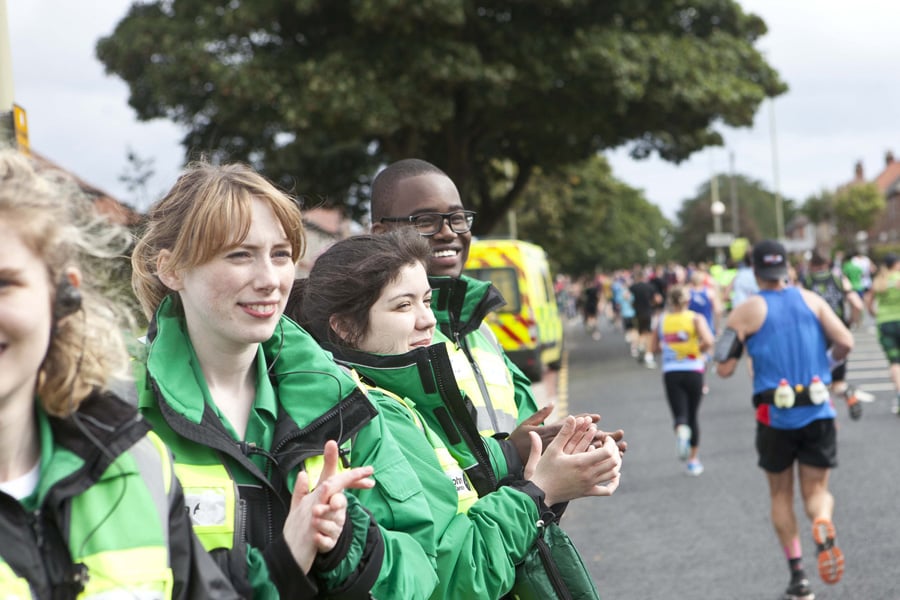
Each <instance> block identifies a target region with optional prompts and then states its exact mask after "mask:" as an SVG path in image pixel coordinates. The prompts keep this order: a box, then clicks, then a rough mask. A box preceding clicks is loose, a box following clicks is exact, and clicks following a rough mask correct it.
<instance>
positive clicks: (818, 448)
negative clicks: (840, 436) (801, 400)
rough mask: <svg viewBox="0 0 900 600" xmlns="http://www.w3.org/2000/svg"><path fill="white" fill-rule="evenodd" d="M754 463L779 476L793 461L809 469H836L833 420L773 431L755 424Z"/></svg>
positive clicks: (835, 431)
mask: <svg viewBox="0 0 900 600" xmlns="http://www.w3.org/2000/svg"><path fill="white" fill-rule="evenodd" d="M756 452H757V453H758V454H759V461H758V462H757V464H758V465H759V466H760V467H761V468H763V469H765V470H766V471H768V472H770V473H780V472H782V471H784V470H785V469H787V468H788V467H790V466H791V465H793V464H794V461H797V462H799V463H800V464H803V465H809V466H812V467H822V468H829V469H833V468H835V467H836V466H837V430H836V429H835V426H834V419H819V420H817V421H813V422H812V423H810V424H809V425H807V426H806V427H803V428H801V429H775V428H774V427H769V426H768V425H764V424H762V423H759V422H757V423H756Z"/></svg>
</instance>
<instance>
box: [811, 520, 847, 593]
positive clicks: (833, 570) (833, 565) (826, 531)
mask: <svg viewBox="0 0 900 600" xmlns="http://www.w3.org/2000/svg"><path fill="white" fill-rule="evenodd" d="M835 535H836V534H835V532H834V525H833V524H832V522H831V521H830V520H829V519H826V518H824V517H819V518H818V519H816V520H815V521H813V539H814V540H815V542H816V553H817V554H818V555H819V576H820V577H821V578H822V581H824V582H825V583H829V584H835V583H837V582H838V581H840V580H841V576H843V574H844V553H843V552H841V549H840V548H838V547H837V544H836V543H835V541H834V538H835Z"/></svg>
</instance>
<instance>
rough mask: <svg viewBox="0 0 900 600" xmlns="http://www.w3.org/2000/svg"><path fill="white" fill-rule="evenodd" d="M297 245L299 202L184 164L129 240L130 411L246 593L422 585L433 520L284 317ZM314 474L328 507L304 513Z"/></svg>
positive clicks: (381, 439) (380, 440)
mask: <svg viewBox="0 0 900 600" xmlns="http://www.w3.org/2000/svg"><path fill="white" fill-rule="evenodd" d="M303 250H304V233H303V226H302V221H301V214H300V210H299V208H298V206H297V204H296V202H295V201H294V199H292V198H290V197H289V196H287V195H286V194H284V193H283V192H281V191H280V190H278V189H277V188H275V187H274V186H273V185H272V184H271V182H269V181H267V180H266V179H265V178H264V177H262V176H261V175H259V174H258V173H256V172H255V171H253V170H252V169H251V168H249V167H247V166H246V165H240V164H232V165H223V166H213V165H209V164H205V163H200V164H196V165H192V166H191V167H190V168H189V169H187V171H186V172H185V173H184V174H182V176H181V177H180V178H179V179H178V181H177V182H176V184H175V185H174V186H173V187H172V189H171V190H170V191H169V192H168V193H167V194H166V195H165V196H164V197H163V198H162V199H161V200H160V201H159V202H158V203H157V204H155V205H154V206H153V207H152V208H151V209H150V211H149V213H148V215H147V224H146V228H145V231H144V232H143V234H142V235H141V237H140V239H139V241H138V244H137V245H136V247H135V249H134V253H133V255H132V266H133V267H134V274H133V279H132V283H133V287H134V288H135V291H136V293H137V296H138V299H139V300H140V302H141V306H142V307H143V309H144V312H145V314H146V315H147V318H148V319H150V320H151V324H150V328H149V331H148V336H147V337H148V346H147V357H146V359H145V364H146V371H145V375H144V377H143V378H142V379H141V381H140V383H139V386H138V390H139V393H140V404H139V405H140V409H141V412H142V413H143V414H144V415H145V416H146V418H147V419H148V420H150V421H151V422H152V423H153V425H154V428H155V430H156V431H157V432H158V433H159V435H160V437H161V438H162V439H163V440H164V441H165V442H166V443H167V444H168V445H169V446H170V447H171V448H172V449H173V451H174V454H175V458H176V465H175V468H176V471H177V473H178V476H179V478H180V479H181V482H182V485H183V486H184V488H185V490H186V496H187V508H188V512H189V514H190V516H191V519H192V521H193V524H194V530H195V531H196V532H197V534H198V536H199V537H200V540H201V541H202V542H203V544H204V546H205V547H206V548H207V550H209V551H210V553H211V554H212V556H213V557H214V558H215V559H216V560H217V561H218V563H219V564H220V566H221V567H222V569H223V570H224V571H225V572H226V573H227V574H228V575H229V576H230V578H231V581H232V582H233V584H234V585H235V587H236V588H237V589H238V591H239V592H241V593H242V594H244V595H246V596H251V595H252V596H253V597H254V598H256V599H259V598H280V597H283V598H305V597H314V596H315V595H316V594H317V593H318V594H320V595H322V596H328V597H338V598H339V597H345V598H359V597H367V596H368V595H369V594H370V593H371V594H372V595H374V596H376V597H397V598H423V597H427V596H428V595H429V594H430V593H431V590H432V589H433V588H434V586H435V585H436V584H437V576H436V574H435V570H434V563H435V548H434V527H433V520H432V516H431V513H430V510H429V507H428V504H427V501H426V498H425V495H424V492H423V490H422V487H421V485H420V484H419V482H418V479H417V478H416V476H415V473H414V472H413V470H412V468H411V467H410V465H409V463H408V462H407V460H406V458H404V455H403V454H402V453H401V451H400V449H399V447H398V445H397V443H396V441H395V440H394V439H393V438H392V437H391V435H390V433H389V432H388V431H387V430H386V428H385V426H384V420H383V418H382V417H381V416H380V415H379V414H378V413H377V411H376V410H375V409H374V407H373V405H372V403H371V401H370V399H369V398H368V396H367V394H365V393H364V392H363V391H362V390H361V389H360V388H358V387H357V385H356V384H355V382H354V381H353V380H352V379H351V378H350V376H349V375H348V374H347V373H346V372H345V370H343V369H341V368H339V367H338V366H337V365H336V364H335V363H334V361H332V360H331V357H330V356H329V355H328V354H326V353H325V352H324V351H323V350H322V349H321V348H320V347H319V346H318V345H317V344H316V343H315V340H313V339H312V338H311V337H310V336H309V335H308V334H307V333H306V332H305V331H303V330H302V329H301V328H300V327H298V326H297V324H296V323H294V322H292V321H290V320H289V319H286V318H285V317H283V316H282V311H283V309H284V306H285V303H286V301H287V299H288V294H289V292H290V289H291V285H292V282H293V280H294V272H295V266H296V263H297V261H298V260H299V259H300V257H301V255H302V253H303ZM335 442H336V443H337V444H339V445H340V456H341V461H342V462H343V466H344V467H362V468H359V469H357V468H350V469H349V470H347V471H343V472H335V471H337V468H336V465H335V464H334V462H335V460H336V455H337V452H336V448H334V446H333V444H334V443H335ZM329 446H330V447H331V448H333V453H326V449H327V447H329ZM323 456H325V458H326V459H327V460H323ZM329 456H330V458H329ZM369 467H370V468H369ZM372 469H374V474H373V479H374V487H373V486H372V485H367V484H364V481H365V479H364V478H365V476H366V475H367V474H369V473H372ZM320 473H321V474H322V475H323V477H324V478H325V481H324V482H322V481H320V483H319V485H317V486H316V490H315V491H314V492H313V495H315V494H319V495H321V496H323V497H322V498H321V500H322V501H321V502H319V503H317V506H324V508H322V509H319V512H315V513H313V514H311V513H310V512H309V511H307V510H305V509H304V504H303V500H304V499H305V496H304V492H305V488H306V487H307V485H308V483H307V482H309V484H314V483H315V482H316V481H317V480H321V478H320V477H319V474H320ZM323 486H324V488H323ZM345 488H354V489H352V490H351V491H350V493H347V494H343V492H342V490H343V489H345ZM355 488H359V489H355ZM325 491H327V493H325ZM332 500H334V502H333V501H332ZM335 502H336V503H335Z"/></svg>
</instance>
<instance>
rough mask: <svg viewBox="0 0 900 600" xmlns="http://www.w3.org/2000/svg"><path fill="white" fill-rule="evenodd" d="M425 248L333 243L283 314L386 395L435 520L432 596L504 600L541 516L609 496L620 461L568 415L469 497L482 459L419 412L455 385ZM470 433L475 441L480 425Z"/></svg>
mask: <svg viewBox="0 0 900 600" xmlns="http://www.w3.org/2000/svg"><path fill="white" fill-rule="evenodd" d="M430 255H431V250H430V248H429V245H428V243H427V242H426V241H425V240H423V239H422V238H421V237H419V236H417V235H415V234H414V233H412V232H408V231H404V230H400V231H396V232H390V233H386V234H383V235H374V236H373V235H363V236H356V237H353V238H350V239H347V240H343V241H341V242H338V243H337V244H335V245H333V246H332V247H330V248H329V249H328V250H326V251H325V253H323V254H322V255H321V256H319V258H318V259H317V260H316V263H315V264H314V266H313V268H312V271H311V273H310V276H309V280H308V281H307V282H306V283H305V285H301V286H298V288H297V294H298V295H299V297H298V298H292V306H289V308H288V314H290V315H293V316H296V317H297V318H299V320H300V322H301V324H302V325H303V326H304V327H305V328H307V329H308V330H309V331H310V332H312V333H313V335H314V336H316V338H317V339H319V340H320V341H321V342H322V343H323V344H325V345H326V346H327V347H328V348H329V349H330V350H333V351H334V352H335V356H336V358H337V359H338V360H339V361H341V362H344V363H346V364H348V365H350V366H353V367H354V368H357V369H359V372H360V374H361V375H362V381H363V382H364V383H366V384H367V385H370V386H372V387H373V388H380V389H384V390H386V391H387V393H386V395H385V396H383V397H382V398H381V401H380V402H379V404H378V409H379V410H380V411H381V412H382V414H383V415H384V417H385V419H386V420H388V421H389V428H390V430H391V432H392V433H393V435H394V437H396V438H397V439H398V440H401V443H402V445H403V449H404V451H405V453H406V456H407V459H408V460H409V461H410V462H411V463H412V464H413V465H414V467H415V470H416V473H417V475H418V477H419V479H420V480H421V482H422V485H423V487H424V488H425V493H426V495H427V497H428V502H429V505H430V506H431V508H432V513H433V515H434V519H435V527H436V532H437V536H438V541H437V547H438V554H437V572H438V578H439V584H438V587H437V588H436V589H435V591H434V593H433V594H432V597H433V598H500V597H502V596H503V595H505V594H507V593H508V592H509V591H510V590H511V589H512V586H513V583H514V582H515V574H516V571H515V567H516V564H517V563H519V562H521V561H522V559H523V558H524V556H525V554H526V552H527V551H528V550H529V548H530V547H531V546H532V544H533V543H534V541H535V539H536V537H537V535H538V521H539V520H541V519H548V518H550V519H552V518H556V517H558V515H559V512H560V511H561V509H562V508H563V506H564V503H565V502H567V501H569V500H572V499H575V498H579V497H584V496H608V495H610V494H612V493H613V491H614V490H615V489H616V487H617V486H618V481H619V468H620V465H621V458H620V454H619V450H618V446H617V445H616V442H615V440H614V439H613V438H612V437H611V436H608V437H607V439H606V442H605V443H604V444H603V446H602V447H597V448H595V447H593V446H592V444H593V441H594V439H595V434H596V426H595V425H594V424H593V423H592V420H591V418H590V417H580V418H577V419H576V418H575V417H568V419H567V421H566V424H565V425H564V426H563V427H562V429H561V431H560V433H559V435H558V436H557V437H556V438H555V439H554V440H553V442H551V443H550V444H549V445H548V447H547V448H546V450H545V451H544V453H543V455H541V443H540V438H539V436H538V434H537V433H534V432H532V433H530V434H529V435H530V437H531V441H532V452H531V456H530V458H529V460H528V463H527V466H526V468H525V472H524V474H520V475H519V476H515V475H513V476H511V477H508V478H506V479H505V480H504V481H502V482H501V485H499V486H496V487H495V489H494V490H492V491H490V492H489V493H483V494H479V493H477V492H476V490H475V489H474V487H473V485H472V481H471V479H472V477H471V474H472V473H473V472H474V471H477V470H482V469H485V468H490V465H486V464H484V462H483V461H482V460H479V459H478V456H479V453H477V452H460V451H459V448H460V447H459V446H458V445H455V444H454V443H453V442H452V441H451V440H448V439H446V438H444V437H443V435H445V434H444V433H443V432H444V430H443V429H442V430H441V433H438V431H437V430H435V429H433V428H432V427H430V426H429V425H428V419H427V418H425V417H424V416H423V414H422V413H421V412H420V410H419V407H420V406H422V407H424V405H426V404H427V405H428V406H432V403H433V402H434V401H435V399H434V395H435V394H436V390H437V388H449V389H445V390H444V391H446V392H450V391H451V390H452V389H453V388H454V387H455V386H456V384H455V381H454V379H453V376H452V369H450V370H449V371H448V370H446V369H445V368H444V367H446V366H448V365H449V361H447V359H446V357H447V354H446V347H445V346H444V344H440V343H438V344H433V343H432V342H433V339H434V333H435V324H436V320H435V317H434V315H433V314H432V312H431V308H430V298H431V293H432V291H431V286H430V285H429V282H428V278H427V276H426V266H425V265H426V264H427V261H428V259H429V256H430ZM295 302H297V303H298V304H299V306H294V303H295ZM442 361H443V362H444V364H443V366H441V364H440V363H441V362H442ZM369 367H371V368H369ZM424 373H428V375H427V376H425V375H424ZM455 389H456V393H457V394H458V393H459V390H458V387H455ZM414 390H417V391H414ZM437 412H440V408H439V407H438V409H437ZM473 431H474V427H473ZM459 433H460V434H461V435H463V436H466V435H467V433H471V432H466V431H460V432H459ZM467 439H468V441H469V442H470V443H471V442H474V444H476V445H477V444H480V443H482V440H481V438H480V437H479V436H477V431H474V435H472V436H471V437H469V438H467ZM485 454H486V453H485V452H482V453H481V456H484V455H485Z"/></svg>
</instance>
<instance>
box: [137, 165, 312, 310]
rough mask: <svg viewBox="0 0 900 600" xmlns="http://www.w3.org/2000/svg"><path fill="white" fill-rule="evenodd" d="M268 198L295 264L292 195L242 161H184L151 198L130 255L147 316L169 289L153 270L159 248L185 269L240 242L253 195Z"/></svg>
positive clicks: (298, 225) (300, 242) (299, 240)
mask: <svg viewBox="0 0 900 600" xmlns="http://www.w3.org/2000/svg"><path fill="white" fill-rule="evenodd" d="M255 198H257V199H261V200H264V201H266V202H268V204H269V206H271V208H272V211H273V212H274V213H275V217H276V218H277V219H278V221H279V222H280V223H281V226H282V227H283V228H284V233H285V235H287V238H288V240H289V242H290V244H291V257H292V258H293V261H294V263H295V264H296V263H297V262H298V261H299V260H300V258H301V257H302V256H303V252H304V250H305V236H304V232H303V222H302V216H301V213H300V207H299V206H298V204H297V202H296V201H295V200H294V198H292V197H291V196H289V195H287V194H286V193H284V192H282V191H280V190H279V189H278V188H276V187H275V186H274V185H273V184H272V183H271V182H270V181H269V180H268V179H266V178H265V177H263V176H262V175H260V174H259V173H257V172H256V171H254V170H253V169H252V168H250V167H249V166H247V165H245V164H242V163H233V164H228V165H211V164H209V163H207V162H203V161H200V162H195V163H193V164H191V165H189V166H188V168H187V169H186V170H185V172H184V173H182V175H181V176H180V177H179V178H178V181H176V182H175V185H174V186H173V187H172V189H171V190H169V192H168V193H167V194H166V195H165V196H164V197H163V198H162V199H161V200H160V201H159V202H157V203H156V204H154V205H153V206H152V207H151V208H150V211H149V213H148V214H147V219H146V222H145V229H144V232H143V234H142V235H141V237H140V239H139V240H138V242H137V245H136V246H135V248H134V252H133V253H132V255H131V265H132V269H133V271H132V275H131V285H132V288H134V293H135V295H136V296H137V298H138V301H140V303H141V308H142V309H143V311H144V314H145V315H146V316H147V318H148V319H150V318H152V317H153V313H154V312H155V311H156V309H157V308H158V307H159V304H160V302H162V300H163V298H165V297H166V296H167V295H168V294H169V293H170V292H171V290H170V289H169V288H168V287H166V286H165V284H163V282H162V281H160V279H159V277H158V275H157V258H158V257H159V253H160V251H162V250H168V251H169V252H170V253H171V257H170V260H169V261H168V263H167V265H166V269H167V270H168V271H169V272H175V271H179V270H184V269H190V268H192V267H196V266H199V265H202V264H205V263H207V262H209V261H210V260H212V258H213V257H215V256H216V254H218V253H220V252H222V251H223V250H226V249H228V248H233V247H235V246H237V245H239V244H240V243H241V242H243V240H244V239H245V238H246V237H247V234H248V233H249V231H250V225H251V218H252V213H251V211H252V203H253V199H255Z"/></svg>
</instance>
